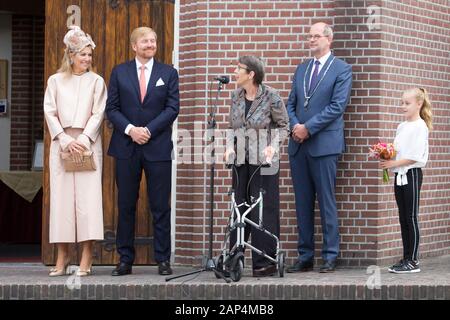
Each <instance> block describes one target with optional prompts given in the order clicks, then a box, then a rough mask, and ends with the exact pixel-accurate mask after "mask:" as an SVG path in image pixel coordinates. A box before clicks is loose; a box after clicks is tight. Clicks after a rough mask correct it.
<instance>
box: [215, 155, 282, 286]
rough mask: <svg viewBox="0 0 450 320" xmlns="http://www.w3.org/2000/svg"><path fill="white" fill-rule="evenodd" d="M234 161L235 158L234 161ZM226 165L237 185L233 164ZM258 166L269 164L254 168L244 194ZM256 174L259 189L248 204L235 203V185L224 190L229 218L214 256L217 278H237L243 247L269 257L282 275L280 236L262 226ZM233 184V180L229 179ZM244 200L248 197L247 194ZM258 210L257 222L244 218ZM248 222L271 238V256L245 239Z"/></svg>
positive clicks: (239, 276) (239, 274)
mask: <svg viewBox="0 0 450 320" xmlns="http://www.w3.org/2000/svg"><path fill="white" fill-rule="evenodd" d="M234 162H235V161H234ZM227 167H228V168H232V169H233V170H234V171H235V173H236V179H233V180H236V183H237V185H238V184H239V178H238V174H237V171H236V164H235V163H233V164H231V165H227ZM262 167H270V164H261V165H259V167H258V168H257V170H256V171H255V172H254V173H253V175H252V176H251V177H250V179H249V181H248V184H247V195H248V190H249V185H250V183H251V181H252V179H253V178H254V176H255V175H256V173H257V172H261V168H262ZM259 177H260V180H259V181H260V184H259V185H260V189H259V195H258V197H257V198H254V197H253V196H251V197H250V203H247V201H244V202H243V203H237V202H236V198H235V188H234V187H232V188H231V190H230V191H229V192H228V195H229V196H230V201H231V202H230V207H231V208H230V217H229V220H228V225H227V227H226V231H225V240H224V243H223V246H222V252H221V254H220V255H219V256H217V257H216V258H215V260H216V261H215V265H216V268H215V270H214V271H215V275H216V277H217V278H222V277H230V278H231V279H232V280H233V281H235V282H237V281H239V280H240V279H241V277H242V273H243V271H244V259H245V256H244V249H245V248H250V249H251V250H252V251H254V252H256V253H258V254H259V255H262V256H264V257H265V258H266V259H268V260H270V261H271V262H273V263H274V264H275V265H276V266H277V270H278V274H279V276H280V277H283V276H284V266H285V253H284V252H283V251H281V250H280V239H278V237H277V236H276V235H274V234H273V233H271V232H269V231H268V230H267V229H266V228H265V227H264V221H263V209H264V201H263V195H264V193H265V190H264V189H263V188H262V176H261V174H260V175H259ZM233 184H234V182H233ZM247 199H248V197H247ZM242 207H244V208H246V210H245V211H244V212H243V213H241V211H240V208H242ZM254 209H255V210H258V212H259V216H258V222H259V223H258V224H257V223H255V222H253V221H252V220H250V219H249V218H247V216H248V215H249V214H250V212H252V210H254ZM247 224H249V225H250V226H251V227H252V228H255V229H257V230H260V231H262V232H264V233H265V234H267V235H268V236H270V237H272V238H273V239H274V240H275V241H276V255H275V259H274V258H272V257H271V256H269V255H267V254H266V253H265V252H264V251H262V250H260V249H258V248H256V247H254V246H252V245H251V244H250V243H248V242H246V241H245V226H246V225H247ZM234 230H236V232H237V241H236V244H235V245H234V246H233V248H231V249H229V244H228V241H229V240H230V235H231V232H233V231H234Z"/></svg>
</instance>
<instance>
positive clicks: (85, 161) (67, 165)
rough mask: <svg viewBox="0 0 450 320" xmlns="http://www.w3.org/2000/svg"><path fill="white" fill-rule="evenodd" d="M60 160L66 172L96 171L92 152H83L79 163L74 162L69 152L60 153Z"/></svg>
mask: <svg viewBox="0 0 450 320" xmlns="http://www.w3.org/2000/svg"><path fill="white" fill-rule="evenodd" d="M61 159H62V161H63V164H64V169H65V170H66V171H67V172H76V171H93V170H95V169H97V168H96V166H95V162H94V152H92V151H84V152H83V158H82V160H81V162H80V163H77V162H75V160H74V158H73V157H72V154H71V153H70V152H61Z"/></svg>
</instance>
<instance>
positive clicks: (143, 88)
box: [139, 66, 147, 103]
mask: <svg viewBox="0 0 450 320" xmlns="http://www.w3.org/2000/svg"><path fill="white" fill-rule="evenodd" d="M139 88H140V89H141V103H142V102H144V98H145V94H146V93H147V83H146V81H145V66H141V75H140V77H139Z"/></svg>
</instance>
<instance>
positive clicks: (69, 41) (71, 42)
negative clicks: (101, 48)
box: [63, 26, 95, 53]
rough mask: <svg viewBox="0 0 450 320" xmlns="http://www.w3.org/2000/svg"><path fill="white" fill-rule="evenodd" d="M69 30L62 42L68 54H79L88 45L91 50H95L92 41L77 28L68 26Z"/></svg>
mask: <svg viewBox="0 0 450 320" xmlns="http://www.w3.org/2000/svg"><path fill="white" fill-rule="evenodd" d="M69 29H70V30H69V31H67V33H66V35H65V36H64V40H63V41H64V44H65V45H66V47H67V48H68V49H69V51H70V52H73V53H77V52H80V51H81V50H83V49H84V48H86V47H87V46H89V45H90V46H91V47H92V50H94V49H95V43H94V41H92V38H91V36H90V35H88V34H87V33H84V31H83V30H81V29H80V27H79V26H70V27H69Z"/></svg>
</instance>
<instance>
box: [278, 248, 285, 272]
mask: <svg viewBox="0 0 450 320" xmlns="http://www.w3.org/2000/svg"><path fill="white" fill-rule="evenodd" d="M278 274H279V275H280V278H283V277H284V252H283V251H280V252H279V253H278Z"/></svg>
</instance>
